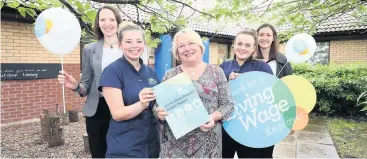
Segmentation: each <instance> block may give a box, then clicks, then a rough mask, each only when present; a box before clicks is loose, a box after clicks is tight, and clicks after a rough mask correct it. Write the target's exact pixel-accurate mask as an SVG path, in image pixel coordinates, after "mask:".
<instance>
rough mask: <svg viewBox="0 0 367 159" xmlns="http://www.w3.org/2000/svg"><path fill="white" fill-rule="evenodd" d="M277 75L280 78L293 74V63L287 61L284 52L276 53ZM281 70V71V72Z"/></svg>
mask: <svg viewBox="0 0 367 159" xmlns="http://www.w3.org/2000/svg"><path fill="white" fill-rule="evenodd" d="M276 63H277V68H276V75H278V74H279V75H278V76H277V77H278V78H282V77H284V76H288V75H291V74H293V69H292V66H291V63H287V58H286V57H285V56H284V55H283V54H282V53H277V54H276ZM279 72H280V73H279Z"/></svg>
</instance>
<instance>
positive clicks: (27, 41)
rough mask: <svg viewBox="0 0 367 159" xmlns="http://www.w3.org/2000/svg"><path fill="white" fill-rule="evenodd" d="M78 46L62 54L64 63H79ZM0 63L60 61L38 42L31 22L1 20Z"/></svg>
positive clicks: (57, 56) (58, 57)
mask: <svg viewBox="0 0 367 159" xmlns="http://www.w3.org/2000/svg"><path fill="white" fill-rule="evenodd" d="M79 50H80V48H79V46H78V47H76V48H75V50H74V51H73V52H72V53H69V54H68V55H65V56H64V62H65V63H74V64H79V63H80V51H79ZM1 62H2V63H60V56H59V55H55V54H52V53H50V52H48V51H47V50H46V49H44V47H43V46H42V45H41V44H40V43H39V42H38V40H37V38H36V36H35V35H34V32H33V28H32V26H31V24H24V23H17V22H5V21H1Z"/></svg>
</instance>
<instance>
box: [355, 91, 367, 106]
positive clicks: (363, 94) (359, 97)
mask: <svg viewBox="0 0 367 159" xmlns="http://www.w3.org/2000/svg"><path fill="white" fill-rule="evenodd" d="M365 94H366V95H367V91H365V92H363V93H362V94H361V95H359V96H358V98H357V104H358V103H359V100H360V99H361V98H362V97H363V96H365Z"/></svg>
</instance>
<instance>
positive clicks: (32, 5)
mask: <svg viewBox="0 0 367 159" xmlns="http://www.w3.org/2000/svg"><path fill="white" fill-rule="evenodd" d="M29 7H31V8H37V6H36V5H35V4H33V3H31V4H29Z"/></svg>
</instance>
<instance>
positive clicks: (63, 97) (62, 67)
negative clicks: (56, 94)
mask: <svg viewBox="0 0 367 159" xmlns="http://www.w3.org/2000/svg"><path fill="white" fill-rule="evenodd" d="M60 58H61V70H62V72H64V62H63V56H62V55H61V56H60ZM62 101H63V105H64V114H65V113H66V107H65V84H63V85H62Z"/></svg>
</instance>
